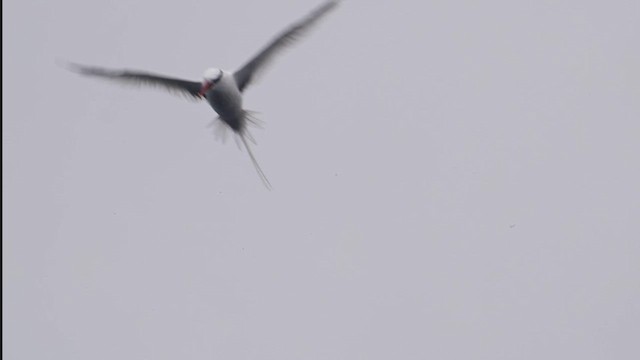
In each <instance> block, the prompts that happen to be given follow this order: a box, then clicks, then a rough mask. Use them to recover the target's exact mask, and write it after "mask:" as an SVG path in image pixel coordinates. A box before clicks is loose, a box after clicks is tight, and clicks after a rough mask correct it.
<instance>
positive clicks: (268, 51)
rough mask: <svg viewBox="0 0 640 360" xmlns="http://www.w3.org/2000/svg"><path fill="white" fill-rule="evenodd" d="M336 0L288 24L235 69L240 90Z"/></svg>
mask: <svg viewBox="0 0 640 360" xmlns="http://www.w3.org/2000/svg"><path fill="white" fill-rule="evenodd" d="M338 2H339V1H337V0H332V1H327V2H325V3H324V4H323V5H322V6H320V7H318V8H317V9H315V10H314V11H312V12H311V13H310V14H309V15H307V16H306V17H305V18H304V19H302V20H300V21H298V22H296V23H294V24H293V25H291V26H289V28H287V29H286V30H285V31H284V32H282V33H281V34H280V35H279V36H277V37H276V38H275V39H274V40H272V41H271V43H269V45H267V46H266V47H265V48H264V49H262V51H260V52H259V53H258V54H257V55H256V56H255V57H254V58H253V59H251V60H250V61H249V62H248V63H246V64H245V65H244V66H243V67H242V68H241V69H240V70H238V71H236V72H235V73H234V74H233V76H234V78H235V80H236V83H237V84H238V88H239V89H240V91H244V89H245V88H246V87H247V86H248V85H249V84H250V83H251V81H252V80H253V79H254V77H255V75H256V74H257V73H258V72H260V71H261V70H263V69H264V67H265V65H266V64H267V63H268V62H269V61H270V60H272V58H273V55H275V54H276V53H277V52H279V51H280V50H282V49H284V48H285V47H287V45H290V44H292V43H293V42H294V41H296V40H298V38H300V36H301V35H303V34H304V33H305V32H306V31H307V30H308V29H309V28H310V27H311V26H312V25H313V24H315V23H316V22H317V21H318V20H319V19H320V18H321V17H322V16H323V15H325V14H327V13H328V12H329V11H330V10H332V9H333V8H334V7H336V5H338Z"/></svg>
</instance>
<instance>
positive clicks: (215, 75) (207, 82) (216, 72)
mask: <svg viewBox="0 0 640 360" xmlns="http://www.w3.org/2000/svg"><path fill="white" fill-rule="evenodd" d="M220 79H222V70H220V69H215V68H210V69H207V70H206V71H205V72H204V75H203V79H202V87H201V88H200V91H199V92H198V94H199V95H200V96H204V94H206V93H207V91H209V90H210V89H211V88H212V87H213V86H214V85H215V84H217V83H218V81H220Z"/></svg>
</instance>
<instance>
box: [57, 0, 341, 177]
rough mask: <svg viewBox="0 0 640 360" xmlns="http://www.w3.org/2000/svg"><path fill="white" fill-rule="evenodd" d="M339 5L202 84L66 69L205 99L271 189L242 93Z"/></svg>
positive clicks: (324, 8) (329, 4) (333, 1)
mask: <svg viewBox="0 0 640 360" xmlns="http://www.w3.org/2000/svg"><path fill="white" fill-rule="evenodd" d="M338 3H339V1H338V0H329V1H325V3H324V4H323V5H321V6H320V7H318V8H317V9H316V10H314V11H312V12H311V13H310V14H309V15H308V16H307V17H305V18H304V19H302V20H300V21H298V22H296V23H294V24H293V25H291V26H290V27H289V28H287V29H286V30H285V31H284V32H282V33H281V34H280V35H279V36H277V37H275V38H274V39H273V40H272V41H271V42H270V43H269V44H268V45H267V46H266V47H264V48H263V49H262V50H261V51H260V52H259V53H258V54H257V55H255V56H254V57H253V58H252V59H251V60H250V61H248V62H247V63H246V64H244V66H242V67H241V68H240V69H239V70H237V71H235V72H229V71H224V70H219V69H215V68H211V69H207V70H206V71H205V74H204V77H203V80H202V81H201V82H196V81H188V80H182V79H176V78H170V77H166V76H163V75H157V74H152V73H148V72H142V71H131V70H110V69H104V68H98V67H93V66H85V65H78V64H69V68H70V69H71V70H73V71H76V72H78V73H80V74H83V75H89V76H97V77H102V78H107V79H110V80H115V81H120V82H125V83H134V84H141V85H150V86H160V87H163V88H165V89H167V90H169V91H173V92H178V93H181V94H183V95H186V96H188V97H192V98H194V99H197V100H202V99H206V100H207V102H208V103H209V105H210V106H211V107H212V108H213V110H215V112H216V113H217V114H218V119H219V120H220V121H222V123H223V124H225V126H227V127H229V128H230V129H232V130H233V132H234V133H235V134H237V135H238V137H239V138H240V139H241V141H242V143H243V144H244V146H245V148H246V149H247V152H248V153H249V156H250V157H251V160H252V161H253V164H254V166H255V168H256V171H257V172H258V174H259V175H260V177H261V179H262V180H263V182H264V183H265V185H266V186H267V187H270V184H269V181H268V180H267V178H266V176H265V175H264V173H263V172H262V170H261V169H260V166H259V165H258V162H257V161H256V159H255V157H254V156H253V154H252V152H251V148H250V147H249V144H248V143H247V140H246V139H247V138H250V135H249V133H248V130H247V124H248V122H251V121H252V118H251V115H250V114H251V112H250V111H247V110H245V109H244V107H243V103H242V93H243V92H244V90H245V89H246V88H247V86H248V85H249V84H251V83H252V81H253V80H254V78H255V77H256V75H257V73H259V72H261V71H262V70H263V69H264V67H265V65H266V64H267V63H268V62H269V61H270V60H271V59H272V57H273V56H274V55H275V54H276V53H277V52H279V51H280V50H282V49H283V48H284V47H286V46H287V45H289V44H290V43H292V42H293V41H295V40H296V39H297V38H299V37H300V36H301V35H302V34H303V33H304V32H305V31H306V30H307V29H308V28H310V27H311V25H313V24H314V23H315V22H316V21H318V20H319V19H320V18H321V17H323V16H324V15H325V14H327V13H328V12H329V11H330V10H331V9H333V8H334V7H335V6H336V5H338Z"/></svg>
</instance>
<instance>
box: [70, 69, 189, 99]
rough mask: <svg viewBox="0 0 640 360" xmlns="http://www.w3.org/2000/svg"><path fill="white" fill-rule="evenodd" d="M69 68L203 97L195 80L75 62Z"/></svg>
mask: <svg viewBox="0 0 640 360" xmlns="http://www.w3.org/2000/svg"><path fill="white" fill-rule="evenodd" d="M67 68H68V69H69V70H71V71H73V72H76V73H78V74H82V75H87V76H95V77H101V78H105V79H108V80H114V81H117V82H121V83H125V84H131V85H143V86H150V87H160V88H164V89H166V90H168V91H170V92H173V93H177V94H181V95H186V96H188V97H193V98H195V99H200V98H201V97H200V95H198V92H199V90H200V87H201V83H199V82H195V81H188V80H181V79H175V78H170V77H165V76H162V75H156V74H152V73H148V72H142V71H132V70H113V69H104V68H99V67H94V66H85V65H80V64H74V63H69V64H67Z"/></svg>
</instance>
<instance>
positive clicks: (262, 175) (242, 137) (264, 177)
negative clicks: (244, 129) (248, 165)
mask: <svg viewBox="0 0 640 360" xmlns="http://www.w3.org/2000/svg"><path fill="white" fill-rule="evenodd" d="M238 135H239V137H240V140H242V143H243V144H244V147H245V148H246V149H247V153H249V157H250V158H251V162H252V163H253V167H255V168H256V171H257V172H258V176H260V180H262V183H263V184H264V186H266V187H267V189H269V190H271V189H272V188H273V187H272V186H271V183H270V182H269V179H267V175H265V173H264V171H262V168H260V164H258V161H257V160H256V157H255V156H253V152H252V151H251V147H250V146H249V143H248V142H247V139H246V136H245V134H244V133H239V134H238Z"/></svg>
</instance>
